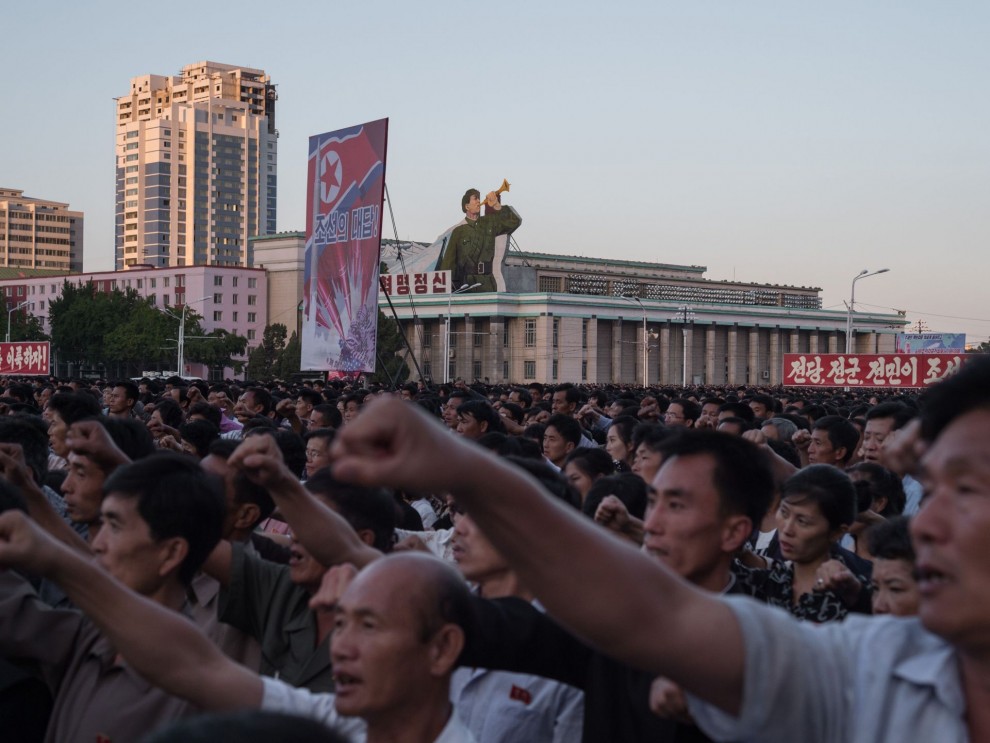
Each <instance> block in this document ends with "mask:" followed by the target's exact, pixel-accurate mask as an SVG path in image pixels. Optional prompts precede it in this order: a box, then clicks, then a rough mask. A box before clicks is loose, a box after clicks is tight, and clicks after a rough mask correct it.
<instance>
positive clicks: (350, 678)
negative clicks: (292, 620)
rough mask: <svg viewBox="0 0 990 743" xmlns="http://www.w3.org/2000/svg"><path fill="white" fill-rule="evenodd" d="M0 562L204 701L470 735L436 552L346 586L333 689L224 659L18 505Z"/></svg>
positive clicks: (464, 596)
mask: <svg viewBox="0 0 990 743" xmlns="http://www.w3.org/2000/svg"><path fill="white" fill-rule="evenodd" d="M0 566H4V567H18V568H22V569H26V570H30V571H32V572H35V573H38V574H41V575H44V576H46V577H48V578H51V579H52V580H54V581H56V582H57V583H59V584H60V585H61V586H62V588H63V590H65V592H66V594H67V595H68V596H69V598H70V599H71V600H72V601H73V602H74V603H75V605H76V606H77V607H79V608H80V609H82V610H83V611H84V612H85V613H86V614H87V615H88V616H89V617H90V618H91V619H92V620H93V622H94V623H96V624H97V625H98V626H99V627H100V628H101V629H102V630H103V631H104V632H105V633H106V634H107V636H108V637H109V638H110V640H111V641H112V643H113V644H114V646H115V647H116V649H117V650H118V651H119V652H120V653H121V654H122V655H123V656H124V657H125V658H126V659H127V661H128V663H129V664H130V665H131V666H132V667H133V668H134V669H135V670H136V671H137V672H138V673H139V674H141V676H143V677H144V678H145V679H147V680H148V681H150V682H151V683H153V684H155V685H157V686H160V687H161V688H162V689H164V690H165V691H167V692H169V693H170V694H173V695H175V696H178V697H181V698H183V699H186V700H188V701H190V702H192V703H193V704H195V705H197V706H198V707H200V708H201V709H203V710H235V709H245V708H261V709H263V710H267V711H275V712H287V713H291V714H294V715H300V716H305V717H310V718H313V719H317V720H319V721H321V722H324V723H325V724H327V725H332V726H334V727H336V728H337V729H338V730H340V731H341V732H344V733H347V734H349V735H351V736H353V738H354V739H355V740H358V741H360V740H365V739H366V740H367V741H368V742H369V743H382V742H383V741H392V742H394V743H405V742H406V741H408V743H416V742H421V741H434V742H435V743H453V742H454V741H467V742H469V743H471V742H473V741H474V738H473V737H472V736H471V734H470V733H469V732H468V731H467V730H466V729H465V728H464V727H463V725H462V724H461V722H460V721H459V719H458V718H457V715H455V714H454V713H453V707H452V705H451V703H450V676H451V673H452V672H453V670H454V667H455V664H456V661H457V657H458V655H459V654H460V652H461V649H462V648H463V646H464V634H463V631H462V630H461V627H460V626H459V625H460V623H462V622H463V621H464V619H465V616H466V613H467V611H468V608H467V607H468V606H469V603H468V602H469V594H468V591H467V587H466V585H465V584H464V581H463V580H462V579H461V578H460V576H459V575H458V574H457V572H456V571H455V570H454V569H453V568H452V567H450V566H448V565H446V564H445V563H443V562H441V561H440V560H437V559H435V558H433V557H430V556H427V555H422V554H412V553H404V554H397V555H392V556H389V557H385V558H382V559H381V560H378V561H377V562H375V563H373V564H372V565H370V566H369V567H368V568H366V569H365V570H364V571H363V572H362V573H360V574H359V575H358V576H357V578H356V579H355V580H354V581H353V582H352V583H351V584H350V585H349V586H348V587H347V589H346V590H345V591H344V592H343V594H342V595H341V597H340V600H339V602H338V603H337V606H336V623H335V631H334V636H333V641H332V642H331V645H330V654H331V658H332V660H333V663H334V676H335V681H336V688H337V692H336V694H315V693H312V692H310V691H308V690H306V689H297V688H295V687H292V686H289V685H288V684H285V683H283V682H281V681H279V680H277V679H272V678H262V677H260V676H258V675H257V674H256V673H254V672H253V671H250V670H248V669H247V668H245V667H243V666H241V665H238V664H237V663H235V662H233V661H231V660H229V659H228V658H227V657H226V656H224V654H223V653H222V652H221V651H220V650H219V649H218V648H217V647H216V646H215V645H214V644H213V643H212V642H211V641H210V640H209V639H208V638H207V637H206V635H204V634H203V633H202V632H201V631H200V630H199V629H198V628H197V627H196V626H195V625H193V624H192V623H191V622H189V621H187V620H185V619H184V618H182V617H180V616H179V615H178V614H176V613H175V612H172V611H169V610H168V609H166V608H164V607H162V606H159V605H158V604H155V603H153V602H151V601H149V600H147V599H145V598H143V597H142V596H139V595H138V594H136V593H134V592H132V591H130V590H128V589H127V588H126V587H125V586H124V585H122V584H121V583H119V582H117V581H116V580H115V579H114V578H113V577H111V576H110V575H109V574H107V573H106V572H104V571H103V570H101V569H100V568H99V567H97V566H95V565H94V564H92V563H91V562H89V561H87V560H86V559H84V558H83V557H81V556H79V555H78V554H77V553H75V552H73V551H71V550H70V549H69V548H67V547H66V546H65V545H63V544H62V543H60V542H57V541H56V540H54V539H52V538H51V537H50V536H48V535H47V534H46V533H45V532H44V531H42V530H41V529H40V528H39V527H37V526H36V525H35V524H34V523H33V522H31V521H30V520H29V519H28V518H27V517H26V516H24V515H23V514H21V513H19V512H8V513H5V514H3V515H2V516H0ZM365 736H367V737H366V738H365Z"/></svg>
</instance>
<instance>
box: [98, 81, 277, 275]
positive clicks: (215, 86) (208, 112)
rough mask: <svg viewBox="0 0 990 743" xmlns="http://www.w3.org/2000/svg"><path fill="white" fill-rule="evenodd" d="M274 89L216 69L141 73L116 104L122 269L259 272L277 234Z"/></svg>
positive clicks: (118, 251) (119, 266) (119, 257)
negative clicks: (258, 262)
mask: <svg viewBox="0 0 990 743" xmlns="http://www.w3.org/2000/svg"><path fill="white" fill-rule="evenodd" d="M275 100H276V93H275V86H274V85H273V84H272V83H271V80H270V78H269V77H268V75H266V74H265V72H264V70H259V69H252V68H248V67H238V66H235V65H228V64H220V63H218V62H197V63H195V64H191V65H186V66H185V67H183V68H182V72H181V74H180V75H177V76H163V75H142V76H140V77H135V78H132V79H131V89H130V91H129V92H128V93H127V94H126V95H123V96H121V97H119V98H117V100H116V212H115V220H116V222H115V245H116V267H117V269H118V270H119V269H123V268H126V267H130V266H135V265H142V264H145V265H151V266H156V267H161V266H191V265H202V264H210V265H220V266H244V267H247V266H251V265H252V256H251V253H250V244H249V242H248V239H249V238H250V237H252V236H254V235H267V234H271V233H274V232H275V223H276V205H277V186H278V181H277V175H278V167H277V166H278V131H277V130H276V129H275Z"/></svg>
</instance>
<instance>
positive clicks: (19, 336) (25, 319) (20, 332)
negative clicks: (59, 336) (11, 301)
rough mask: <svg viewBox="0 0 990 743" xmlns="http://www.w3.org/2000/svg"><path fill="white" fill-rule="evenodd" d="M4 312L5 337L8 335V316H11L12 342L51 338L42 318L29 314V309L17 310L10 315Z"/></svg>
mask: <svg viewBox="0 0 990 743" xmlns="http://www.w3.org/2000/svg"><path fill="white" fill-rule="evenodd" d="M3 314H4V319H3V324H2V328H3V338H6V337H7V318H8V317H9V318H10V340H11V342H16V341H47V340H49V338H48V334H47V333H46V332H45V328H44V326H43V325H42V324H41V320H39V319H38V318H37V317H35V316H34V315H31V314H29V313H28V312H27V311H25V310H17V311H16V312H13V313H12V314H9V315H8V314H7V313H6V312H4V313H3Z"/></svg>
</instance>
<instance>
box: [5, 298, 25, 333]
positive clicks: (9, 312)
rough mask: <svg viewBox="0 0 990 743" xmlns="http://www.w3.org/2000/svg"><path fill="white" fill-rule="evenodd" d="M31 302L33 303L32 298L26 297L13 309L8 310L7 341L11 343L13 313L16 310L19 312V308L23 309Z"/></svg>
mask: <svg viewBox="0 0 990 743" xmlns="http://www.w3.org/2000/svg"><path fill="white" fill-rule="evenodd" d="M29 304H31V300H30V299H25V300H24V301H23V302H21V303H20V304H19V305H17V306H16V307H14V308H13V309H10V310H7V343H10V318H11V315H13V314H14V313H15V312H17V310H19V309H21V308H22V307H27V306H28V305H29Z"/></svg>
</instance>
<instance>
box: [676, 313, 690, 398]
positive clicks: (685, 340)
mask: <svg viewBox="0 0 990 743" xmlns="http://www.w3.org/2000/svg"><path fill="white" fill-rule="evenodd" d="M676 317H677V318H678V319H679V320H681V322H682V323H683V325H682V326H681V336H682V339H683V340H682V348H681V357H682V358H681V387H687V369H688V365H687V360H688V337H687V324H688V321H692V322H693V321H694V311H693V310H692V309H691V308H690V307H688V306H687V305H683V306H681V307H678V308H677V315H676Z"/></svg>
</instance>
